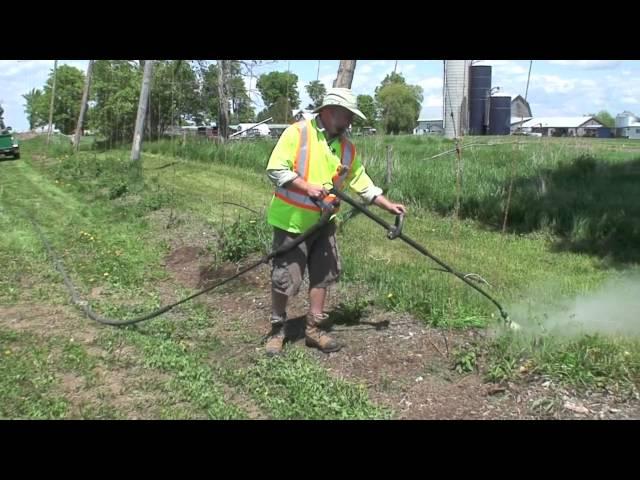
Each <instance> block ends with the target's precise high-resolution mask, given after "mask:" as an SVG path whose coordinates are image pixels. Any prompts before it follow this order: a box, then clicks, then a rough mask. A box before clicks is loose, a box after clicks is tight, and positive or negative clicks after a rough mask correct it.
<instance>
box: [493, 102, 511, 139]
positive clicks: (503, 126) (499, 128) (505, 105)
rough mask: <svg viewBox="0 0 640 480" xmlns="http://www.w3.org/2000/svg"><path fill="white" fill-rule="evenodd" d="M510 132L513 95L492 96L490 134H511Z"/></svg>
mask: <svg viewBox="0 0 640 480" xmlns="http://www.w3.org/2000/svg"><path fill="white" fill-rule="evenodd" d="M510 133H511V97H505V96H503V95H500V96H498V95H496V96H494V97H491V107H490V113H489V135H509V134H510Z"/></svg>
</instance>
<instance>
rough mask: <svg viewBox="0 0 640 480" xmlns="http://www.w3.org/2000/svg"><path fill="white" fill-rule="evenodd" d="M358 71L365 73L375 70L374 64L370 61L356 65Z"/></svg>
mask: <svg viewBox="0 0 640 480" xmlns="http://www.w3.org/2000/svg"><path fill="white" fill-rule="evenodd" d="M356 71H357V72H358V73H359V74H360V73H364V74H369V73H371V72H372V71H373V65H371V64H370V63H365V64H364V65H356Z"/></svg>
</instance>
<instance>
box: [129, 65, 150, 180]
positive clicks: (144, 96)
mask: <svg viewBox="0 0 640 480" xmlns="http://www.w3.org/2000/svg"><path fill="white" fill-rule="evenodd" d="M140 63H141V64H142V62H140ZM152 77H153V60H146V61H145V62H144V72H143V76H142V85H141V88H140V97H139V99H138V112H137V115H136V125H135V131H134V134H133V145H132V146H131V162H132V163H133V164H135V167H136V168H135V170H134V173H135V174H136V175H137V176H140V174H141V172H142V169H141V166H140V149H141V148H142V137H143V135H144V122H145V120H146V116H147V108H148V106H149V92H150V90H151V79H152Z"/></svg>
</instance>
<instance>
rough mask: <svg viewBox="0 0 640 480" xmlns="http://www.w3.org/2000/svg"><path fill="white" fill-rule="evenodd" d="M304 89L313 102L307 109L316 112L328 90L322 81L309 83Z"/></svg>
mask: <svg viewBox="0 0 640 480" xmlns="http://www.w3.org/2000/svg"><path fill="white" fill-rule="evenodd" d="M304 88H305V89H306V90H307V93H308V94H309V97H311V101H312V102H313V103H311V104H310V105H309V106H308V107H307V109H308V110H315V109H316V108H318V107H319V106H320V105H322V100H323V99H324V96H325V94H326V93H327V89H326V87H325V86H324V84H323V83H322V82H321V81H320V80H314V81H312V82H310V83H308V84H307V85H306V86H305V87H304Z"/></svg>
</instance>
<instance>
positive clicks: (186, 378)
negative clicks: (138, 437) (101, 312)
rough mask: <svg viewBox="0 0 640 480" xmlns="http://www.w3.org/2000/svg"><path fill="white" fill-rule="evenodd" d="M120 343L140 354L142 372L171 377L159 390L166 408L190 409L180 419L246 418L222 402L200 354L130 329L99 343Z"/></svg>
mask: <svg viewBox="0 0 640 480" xmlns="http://www.w3.org/2000/svg"><path fill="white" fill-rule="evenodd" d="M120 341H124V342H126V343H127V344H129V345H133V346H135V347H136V348H137V349H139V350H140V353H141V358H142V360H141V361H142V364H143V366H144V367H145V368H151V369H154V370H158V371H161V372H164V373H168V374H170V375H171V378H170V380H169V381H168V382H167V383H166V384H165V385H163V387H162V388H163V391H164V394H165V398H164V402H166V403H167V404H168V405H171V404H175V403H187V404H188V405H189V407H190V408H189V409H186V410H183V415H188V416H190V418H198V417H199V416H204V417H206V418H210V419H243V418H246V413H245V412H243V411H242V409H240V408H239V407H237V406H235V405H233V404H230V403H228V402H227V401H225V395H224V391H223V387H222V385H221V383H220V382H219V381H218V380H217V379H216V373H215V371H214V370H213V369H212V368H211V367H208V366H207V365H205V364H204V363H203V358H202V355H201V354H198V353H197V352H190V351H189V350H188V348H187V347H186V346H185V345H184V344H182V343H180V342H177V341H174V340H171V339H169V338H167V337H166V336H165V335H164V334H163V332H162V331H160V332H159V333H157V334H149V333H146V334H143V333H140V332H136V331H135V330H132V329H127V330H112V331H109V332H106V333H105V334H104V335H103V337H102V339H101V342H102V343H103V344H107V345H108V344H109V342H112V343H113V342H120Z"/></svg>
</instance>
